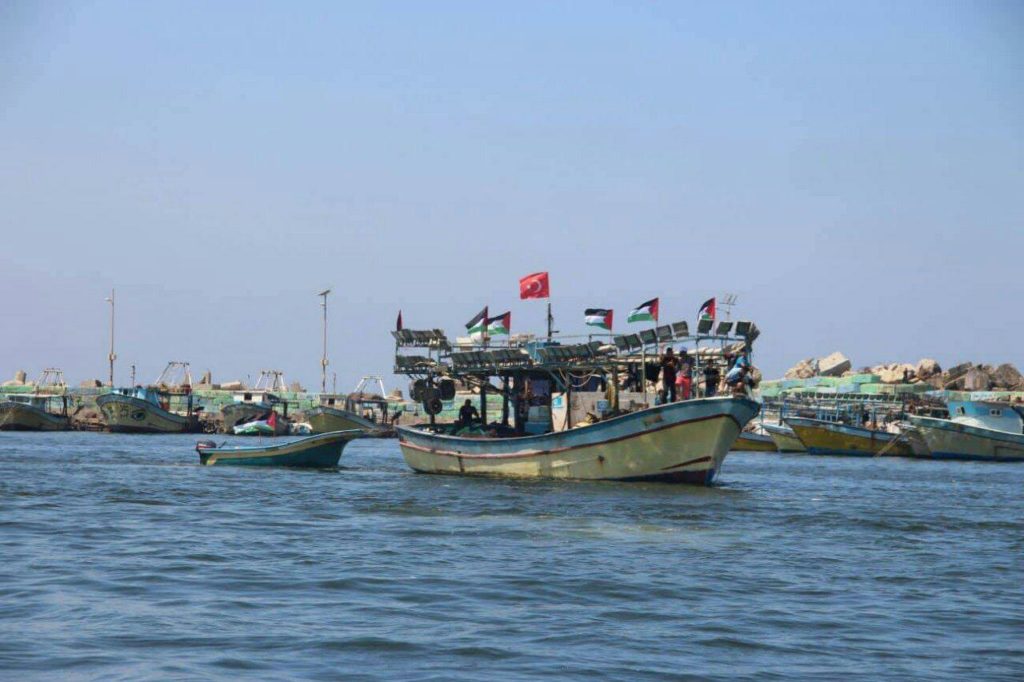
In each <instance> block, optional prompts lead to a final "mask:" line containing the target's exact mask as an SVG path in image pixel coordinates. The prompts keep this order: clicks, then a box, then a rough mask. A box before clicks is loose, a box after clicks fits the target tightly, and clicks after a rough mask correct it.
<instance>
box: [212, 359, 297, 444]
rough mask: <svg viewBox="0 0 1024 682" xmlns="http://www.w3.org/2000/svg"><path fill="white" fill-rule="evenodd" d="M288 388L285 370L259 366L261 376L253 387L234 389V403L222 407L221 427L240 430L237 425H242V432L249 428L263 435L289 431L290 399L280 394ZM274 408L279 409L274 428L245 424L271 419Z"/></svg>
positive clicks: (234, 430)
mask: <svg viewBox="0 0 1024 682" xmlns="http://www.w3.org/2000/svg"><path fill="white" fill-rule="evenodd" d="M285 390H287V384H286V383H285V379H284V373H283V372H281V371H280V370H273V369H263V370H260V376H259V379H257V380H256V385H255V386H254V387H253V388H252V389H250V390H243V391H238V392H236V393H233V394H232V396H231V403H229V404H227V405H225V406H224V407H222V408H221V410H220V414H221V431H223V432H224V433H234V434H239V433H240V431H239V430H238V427H243V428H242V431H241V433H243V434H244V433H248V432H250V431H251V432H252V433H260V434H261V435H278V436H280V435H284V434H286V433H288V425H289V421H290V420H289V419H288V401H287V400H284V399H282V398H281V397H280V396H279V395H278V394H279V393H281V392H284V391H285ZM272 412H278V414H277V416H276V417H275V418H274V421H275V426H274V428H273V429H270V430H268V429H265V428H263V429H261V428H260V427H259V426H254V427H252V428H250V429H246V428H244V427H245V426H247V425H250V424H258V423H260V422H266V421H268V420H269V419H270V415H271V413H272ZM264 426H265V425H264Z"/></svg>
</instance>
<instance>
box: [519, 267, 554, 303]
mask: <svg viewBox="0 0 1024 682" xmlns="http://www.w3.org/2000/svg"><path fill="white" fill-rule="evenodd" d="M550 296H551V287H550V285H549V283H548V273H546V272H535V273H533V274H532V275H527V276H526V277H523V278H522V279H521V280H519V298H549V297H550Z"/></svg>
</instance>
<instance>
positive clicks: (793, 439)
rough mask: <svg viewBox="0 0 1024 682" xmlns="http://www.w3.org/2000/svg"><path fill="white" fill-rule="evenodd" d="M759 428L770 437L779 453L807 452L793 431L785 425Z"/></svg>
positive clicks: (767, 425) (764, 425)
mask: <svg viewBox="0 0 1024 682" xmlns="http://www.w3.org/2000/svg"><path fill="white" fill-rule="evenodd" d="M761 428H763V429H764V430H765V432H766V433H767V434H768V435H769V436H770V437H771V439H772V441H774V443H775V448H776V449H777V450H778V451H779V452H807V448H806V447H804V444H803V443H801V442H800V439H799V438H797V435H796V433H795V432H794V431H793V429H792V428H790V427H788V426H786V425H785V424H762V425H761Z"/></svg>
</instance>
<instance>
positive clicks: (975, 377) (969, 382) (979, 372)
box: [963, 365, 992, 391]
mask: <svg viewBox="0 0 1024 682" xmlns="http://www.w3.org/2000/svg"><path fill="white" fill-rule="evenodd" d="M991 388H992V376H991V375H990V374H989V372H988V370H987V369H985V367H983V366H981V365H978V366H977V367H971V368H970V369H969V370H967V374H965V375H964V377H963V390H964V391H988V390H990V389H991Z"/></svg>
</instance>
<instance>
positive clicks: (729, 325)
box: [612, 319, 761, 353]
mask: <svg viewBox="0 0 1024 682" xmlns="http://www.w3.org/2000/svg"><path fill="white" fill-rule="evenodd" d="M734 325H735V327H736V334H735V335H736V336H738V337H743V338H746V339H747V340H748V341H752V340H754V338H756V337H757V336H758V335H759V334H760V333H761V332H760V331H758V329H757V325H755V324H754V323H753V322H747V321H743V320H740V321H737V322H735V323H734V322H733V321H731V320H723V321H722V322H719V323H718V327H717V329H715V331H714V335H715V336H729V335H730V333H731V332H732V331H733V326H734ZM714 327H715V321H714V320H710V319H707V320H699V321H698V322H697V334H698V335H700V336H710V335H711V332H712V329H713V328H714ZM690 338H692V337H691V336H690V325H689V324H688V323H687V322H673V323H672V324H665V325H662V326H660V327H657V328H656V329H644V330H642V331H640V332H639V333H637V334H622V335H619V336H616V337H614V338H613V339H612V343H613V344H615V348H616V349H617V350H618V351H619V352H620V353H631V352H634V351H638V350H640V349H641V348H644V347H646V346H653V345H654V344H656V343H658V344H667V343H669V342H671V341H676V340H680V339H684V340H686V339H690Z"/></svg>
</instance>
